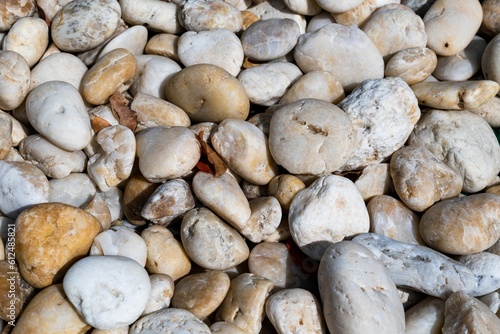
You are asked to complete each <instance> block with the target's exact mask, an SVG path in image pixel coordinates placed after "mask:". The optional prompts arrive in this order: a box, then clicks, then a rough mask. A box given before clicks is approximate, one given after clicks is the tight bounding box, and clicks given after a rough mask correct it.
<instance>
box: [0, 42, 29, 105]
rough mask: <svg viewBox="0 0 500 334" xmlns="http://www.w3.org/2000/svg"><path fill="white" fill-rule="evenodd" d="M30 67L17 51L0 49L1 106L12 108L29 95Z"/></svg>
mask: <svg viewBox="0 0 500 334" xmlns="http://www.w3.org/2000/svg"><path fill="white" fill-rule="evenodd" d="M29 86H30V67H29V65H28V63H27V62H26V60H25V59H24V57H23V56H22V55H20V54H19V53H17V52H14V51H7V50H2V51H0V108H1V109H4V110H12V109H15V108H17V107H19V106H20V105H21V103H22V102H23V100H24V99H25V98H26V96H27V95H28V91H29V90H28V89H29Z"/></svg>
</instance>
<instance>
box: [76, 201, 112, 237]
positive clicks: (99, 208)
mask: <svg viewBox="0 0 500 334" xmlns="http://www.w3.org/2000/svg"><path fill="white" fill-rule="evenodd" d="M102 194H103V193H102V192H101V193H96V194H95V195H94V197H93V198H92V199H91V200H90V201H89V202H88V203H87V204H86V205H84V206H82V209H83V210H85V211H87V212H88V213H90V214H91V215H92V216H94V217H96V218H97V219H98V220H99V222H100V223H101V230H102V231H105V230H107V229H109V228H110V227H111V222H112V221H114V220H116V219H112V218H116V217H113V216H112V215H111V210H110V208H109V206H108V204H107V203H106V201H105V199H104V196H103V195H102Z"/></svg>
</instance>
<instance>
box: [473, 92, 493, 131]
mask: <svg viewBox="0 0 500 334" xmlns="http://www.w3.org/2000/svg"><path fill="white" fill-rule="evenodd" d="M468 110H469V111H470V112H472V113H474V114H476V115H479V116H481V117H482V118H483V119H484V120H485V121H486V122H488V124H489V125H491V127H492V128H498V127H500V97H499V96H494V97H493V98H491V99H490V100H488V102H485V103H483V104H482V105H480V106H479V107H477V108H469V109H468Z"/></svg>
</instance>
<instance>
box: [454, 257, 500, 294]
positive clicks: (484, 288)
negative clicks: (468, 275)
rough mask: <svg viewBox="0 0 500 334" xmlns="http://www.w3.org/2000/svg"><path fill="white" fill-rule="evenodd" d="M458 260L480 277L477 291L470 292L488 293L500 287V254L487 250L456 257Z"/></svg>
mask: <svg viewBox="0 0 500 334" xmlns="http://www.w3.org/2000/svg"><path fill="white" fill-rule="evenodd" d="M456 260H457V261H458V262H460V263H462V264H463V265H464V266H466V267H467V268H469V269H470V270H472V272H473V273H474V275H475V276H476V277H478V278H480V279H478V281H477V287H476V290H475V291H472V292H470V293H469V294H471V295H474V296H481V295H486V294H488V293H492V292H495V291H497V290H499V289H500V256H499V255H496V254H493V253H490V252H488V251H486V252H479V253H474V254H468V255H461V256H458V257H456Z"/></svg>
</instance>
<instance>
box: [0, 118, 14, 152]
mask: <svg viewBox="0 0 500 334" xmlns="http://www.w3.org/2000/svg"><path fill="white" fill-rule="evenodd" d="M11 117H12V116H10V115H9V114H7V113H5V112H3V111H1V112H0V160H4V159H5V158H7V156H8V155H9V153H10V152H11V150H12V148H13V147H14V146H15V145H13V140H12V137H13V135H12V134H13V131H12V130H13V120H12V118H11Z"/></svg>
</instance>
